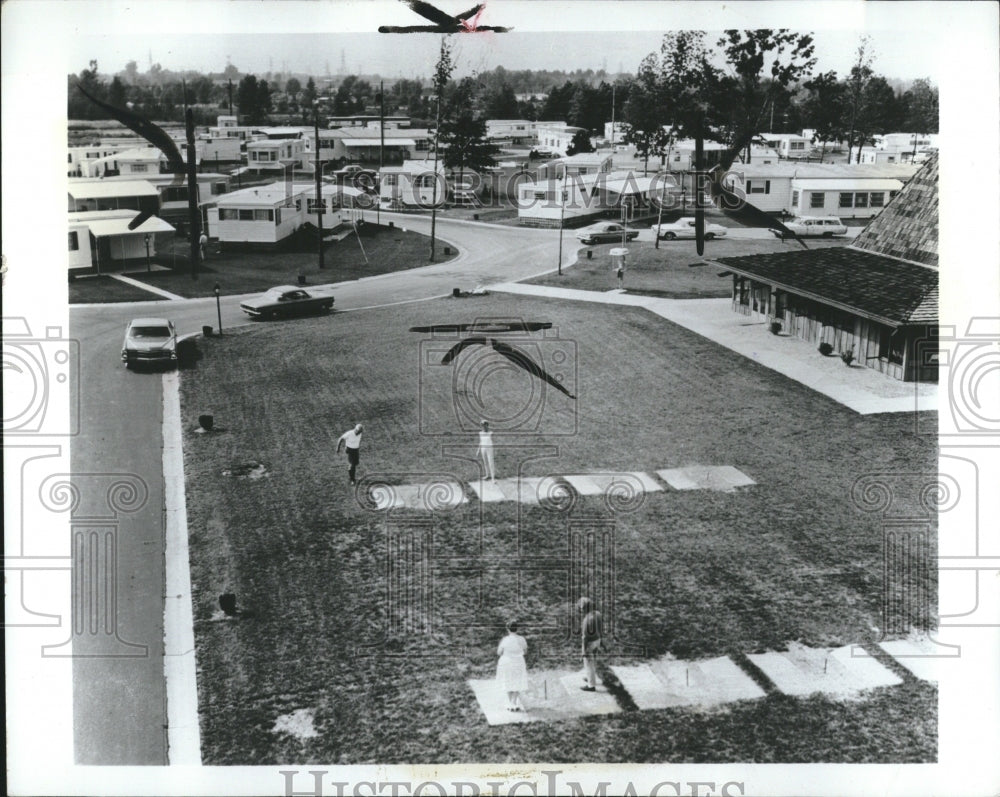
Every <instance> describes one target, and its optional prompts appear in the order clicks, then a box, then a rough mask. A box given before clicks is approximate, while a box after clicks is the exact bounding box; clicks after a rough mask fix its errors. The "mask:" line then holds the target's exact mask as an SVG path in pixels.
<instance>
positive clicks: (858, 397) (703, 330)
mask: <svg viewBox="0 0 1000 797" xmlns="http://www.w3.org/2000/svg"><path fill="white" fill-rule="evenodd" d="M488 287H489V290H492V291H498V292H501V293H514V294H520V295H523V296H544V297H548V298H555V299H569V300H573V301H581V302H599V303H601V304H616V305H624V306H628V307H642V308H645V309H646V310H649V311H651V312H653V313H656V314H657V315H658V316H661V317H662V318H665V319H667V320H668V321H672V322H673V323H675V324H677V325H679V326H682V327H684V328H685V329H689V330H691V331H692V332H695V333H697V334H698V335H701V336H703V337H706V338H708V339H709V340H712V341H715V342H716V343H718V344H719V345H720V346H725V347H726V348H727V349H729V350H731V351H734V352H736V353H737V354H741V355H743V356H744V357H747V358H748V359H751V360H754V361H755V362H757V363H760V364H761V365H763V366H764V367H765V368H770V369H771V370H772V371H776V372H778V373H779V374H782V375H783V376H787V377H788V378H789V379H794V380H795V381H796V382H799V383H800V384H803V385H805V386H806V387H808V388H810V389H812V390H815V391H816V392H817V393H821V394H823V395H824V396H826V397H827V398H830V399H833V400H834V401H836V402H838V403H839V404H842V405H844V406H845V407H847V408H849V409H851V410H854V411H855V412H857V413H859V414H860V415H873V414H877V413H885V412H914V411H916V410H917V408H918V406H919V408H920V409H921V410H935V409H937V408H938V401H937V397H938V386H937V385H936V384H928V383H919V382H900V381H898V380H896V379H892V378H891V377H889V376H886V375H885V374H881V373H879V372H877V371H874V370H872V369H871V368H866V367H864V366H861V365H855V366H851V367H848V366H845V365H844V363H843V362H841V360H840V358H839V357H836V356H831V357H824V356H822V355H821V354H820V353H819V352H818V351H816V347H815V346H814V345H813V344H812V343H808V342H807V341H804V340H802V339H800V338H797V337H792V336H789V335H772V334H771V332H770V330H769V329H768V325H767V324H766V323H765V322H763V321H752V320H751V319H750V318H748V317H747V316H743V315H740V314H739V313H734V312H733V310H732V307H731V305H732V302H731V300H730V299H660V298H656V297H651V296H639V295H632V294H629V293H620V292H618V291H609V292H607V293H600V292H597V291H580V290H573V289H570V288H557V287H551V286H547V285H526V284H523V283H512V282H505V283H498V284H496V285H490V286H488Z"/></svg>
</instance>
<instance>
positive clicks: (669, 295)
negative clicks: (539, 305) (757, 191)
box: [529, 230, 850, 299]
mask: <svg viewBox="0 0 1000 797" xmlns="http://www.w3.org/2000/svg"><path fill="white" fill-rule="evenodd" d="M573 232H574V231H573V230H566V231H564V233H563V236H564V238H563V241H564V246H567V247H569V246H572V247H580V243H579V242H578V241H577V240H576V238H574V237H573ZM848 243H850V242H849V241H848V240H833V241H822V240H815V241H814V240H810V241H809V242H808V246H809V248H810V249H819V248H825V247H828V246H846V245H847V244H848ZM616 246H619V247H620V246H621V244H620V243H619V244H595V245H592V246H583V247H582V248H580V249H579V252H578V258H577V262H576V263H574V264H573V265H572V266H569V267H566V268H563V273H562V274H561V275H560V274H546V275H545V276H543V277H538V278H536V279H533V280H529V281H530V282H532V283H534V284H536V285H556V286H558V287H560V288H575V289H577V290H585V291H609V290H611V289H612V288H617V287H618V277H617V276H616V274H615V270H614V268H613V261H612V257H611V254H610V252H611V250H612V249H613V248H615V247H616ZM794 247H798V244H797V243H795V242H794V241H784V242H782V241H779V240H778V239H777V238H775V239H773V240H768V239H766V238H765V239H746V238H740V239H735V238H717V239H715V240H712V241H706V242H705V254H704V258H713V259H715V258H719V257H734V256H738V255H755V254H762V253H765V252H784V251H790V249H791V248H794ZM628 250H629V254H628V257H627V259H626V267H625V290H626V291H627V292H628V293H641V294H644V295H649V296H662V297H663V298H666V299H712V298H722V297H725V296H731V295H732V290H733V278H732V277H731V276H724V277H720V276H719V273H720V271H721V269H719V268H718V267H715V266H707V265H703V264H702V263H701V261H702V260H703V257H699V256H698V252H697V250H696V249H695V242H694V241H691V240H679V241H660V246H659V248H656V246H655V245H654V244H653V242H652V241H630V242H629V243H628ZM588 251H590V252H591V253H592V256H591V257H588V256H587V252H588ZM692 264H694V265H692Z"/></svg>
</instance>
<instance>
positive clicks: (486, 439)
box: [476, 421, 496, 482]
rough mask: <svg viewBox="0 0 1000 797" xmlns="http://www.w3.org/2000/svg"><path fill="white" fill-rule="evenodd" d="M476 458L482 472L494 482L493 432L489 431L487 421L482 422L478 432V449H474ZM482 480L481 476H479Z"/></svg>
mask: <svg viewBox="0 0 1000 797" xmlns="http://www.w3.org/2000/svg"><path fill="white" fill-rule="evenodd" d="M476 456H477V457H479V462H480V464H482V466H483V472H484V473H486V474H487V475H489V477H490V481H491V482H495V481H496V473H495V472H494V467H493V432H491V431H490V423H489V421H483V422H482V429H481V430H480V432H479V448H478V449H476ZM480 479H482V476H480Z"/></svg>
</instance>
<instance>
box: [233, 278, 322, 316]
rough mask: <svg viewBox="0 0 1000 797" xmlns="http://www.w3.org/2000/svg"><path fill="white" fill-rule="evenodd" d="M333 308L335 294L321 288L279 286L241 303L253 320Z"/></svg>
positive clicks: (244, 310) (241, 306)
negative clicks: (307, 288)
mask: <svg viewBox="0 0 1000 797" xmlns="http://www.w3.org/2000/svg"><path fill="white" fill-rule="evenodd" d="M331 307H333V294H332V293H330V292H329V291H325V290H322V289H320V288H310V289H309V290H306V289H305V288H296V287H295V286H294V285H279V286H277V287H276V288H271V289H270V290H268V291H265V292H264V293H262V294H261V295H260V296H255V297H254V298H252V299H247V300H246V301H244V302H241V303H240V309H241V310H242V311H243V312H244V313H246V314H247V315H248V316H250V317H251V318H277V317H278V316H291V315H306V314H308V313H319V312H323V311H325V310H329V309H330V308H331Z"/></svg>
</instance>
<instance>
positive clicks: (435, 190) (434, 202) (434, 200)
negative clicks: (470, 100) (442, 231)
mask: <svg viewBox="0 0 1000 797" xmlns="http://www.w3.org/2000/svg"><path fill="white" fill-rule="evenodd" d="M441 47H442V49H444V40H443V39H442V41H441ZM440 134H441V92H440V91H438V95H437V114H436V119H435V122H434V187H433V189H431V257H430V259H431V261H433V260H434V238H435V232H436V228H437V202H438V199H437V197H438V136H439V135H440Z"/></svg>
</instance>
